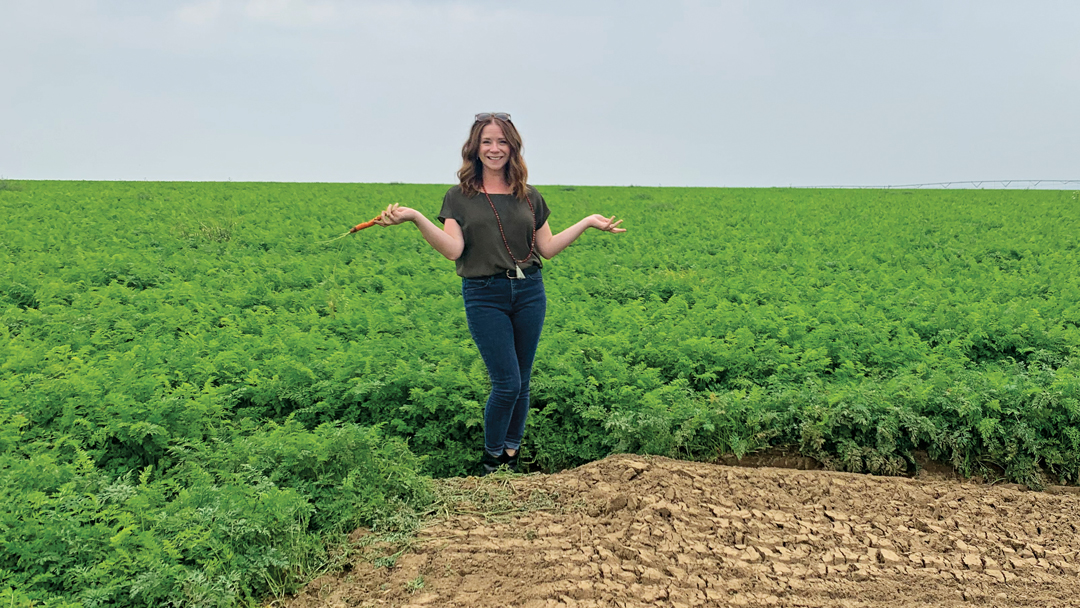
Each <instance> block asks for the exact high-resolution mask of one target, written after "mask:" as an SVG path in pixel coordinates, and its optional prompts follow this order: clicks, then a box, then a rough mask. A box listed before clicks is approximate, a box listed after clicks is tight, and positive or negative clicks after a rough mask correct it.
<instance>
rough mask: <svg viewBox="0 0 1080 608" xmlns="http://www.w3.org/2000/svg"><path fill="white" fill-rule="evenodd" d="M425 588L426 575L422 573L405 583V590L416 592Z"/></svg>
mask: <svg viewBox="0 0 1080 608" xmlns="http://www.w3.org/2000/svg"><path fill="white" fill-rule="evenodd" d="M423 588H424V575H423V574H420V575H418V576H417V577H416V578H414V579H412V580H410V581H409V582H407V583H405V590H406V591H408V592H409V593H416V592H417V591H419V590H421V589H423Z"/></svg>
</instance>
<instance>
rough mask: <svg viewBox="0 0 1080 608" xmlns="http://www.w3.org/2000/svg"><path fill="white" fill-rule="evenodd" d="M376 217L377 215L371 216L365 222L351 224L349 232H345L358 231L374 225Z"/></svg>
mask: <svg viewBox="0 0 1080 608" xmlns="http://www.w3.org/2000/svg"><path fill="white" fill-rule="evenodd" d="M377 219H379V216H375V217H373V218H371V219H370V220H368V221H366V222H363V223H360V224H357V225H355V226H353V227H352V229H351V230H349V232H347V233H346V234H352V233H354V232H359V231H361V230H363V229H364V228H371V227H372V226H374V225H375V220H377Z"/></svg>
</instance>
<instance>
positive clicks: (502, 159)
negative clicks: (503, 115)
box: [480, 122, 510, 172]
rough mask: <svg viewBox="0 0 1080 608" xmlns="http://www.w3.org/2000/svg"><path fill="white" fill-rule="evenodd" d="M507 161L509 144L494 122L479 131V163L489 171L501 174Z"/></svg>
mask: <svg viewBox="0 0 1080 608" xmlns="http://www.w3.org/2000/svg"><path fill="white" fill-rule="evenodd" d="M509 161H510V143H509V142H508V141H506V138H505V137H503V132H502V128H501V127H500V126H499V125H498V124H496V123H494V122H493V123H490V124H488V125H486V126H485V127H484V128H483V130H481V131H480V162H481V163H483V165H484V168H485V169H487V170H489V171H493V172H501V171H502V170H503V168H504V167H506V163H507V162H509Z"/></svg>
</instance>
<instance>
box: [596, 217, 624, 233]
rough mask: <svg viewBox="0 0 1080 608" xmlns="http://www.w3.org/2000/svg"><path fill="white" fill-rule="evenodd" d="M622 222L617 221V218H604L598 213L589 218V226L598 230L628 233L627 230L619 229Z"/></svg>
mask: <svg viewBox="0 0 1080 608" xmlns="http://www.w3.org/2000/svg"><path fill="white" fill-rule="evenodd" d="M621 223H622V220H616V219H615V216H614V215H613V216H611V217H604V216H602V215H600V214H599V213H597V214H596V215H592V216H590V217H589V224H590V225H591V226H592V227H593V228H596V229H597V230H603V231H604V232H615V233H619V232H626V228H619V224H621Z"/></svg>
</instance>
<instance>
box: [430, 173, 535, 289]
mask: <svg viewBox="0 0 1080 608" xmlns="http://www.w3.org/2000/svg"><path fill="white" fill-rule="evenodd" d="M527 191H528V196H529V200H528V201H526V200H524V199H519V198H516V197H514V195H512V194H489V195H487V196H484V193H483V192H481V193H478V194H477V195H476V196H472V197H467V196H465V194H464V193H463V192H462V190H461V186H460V185H459V186H454V187H453V188H450V190H448V191H447V192H446V196H445V197H443V205H442V210H440V211H439V221H440V222H442V223H444V224H445V223H446V220H447V219H450V218H452V219H453V220H454V221H456V222H457V223H458V225H459V226H461V233H462V235H463V236H464V237H465V249H464V250H463V251H462V252H461V257H459V258H458V259H457V260H456V262H455V263H456V265H457V273H458V275H459V276H462V277H465V278H471V277H484V276H489V275H493V274H500V273H503V272H506V271H507V270H513V269H514V265H515V263H516V264H517V265H518V266H520V267H521V268H522V270H524V269H525V268H528V267H529V266H539V267H543V265H544V264H543V262H541V261H540V254H539V253H537V252H536V251H535V249H534V250H533V253H532V255H529V249H530V246H531V245H532V239H533V226H535V227H536V229H537V230H539V229H540V227H541V226H543V225H544V222H547V220H548V216H549V215H551V211H549V210H548V206H547V202H545V201H544V197H543V196H541V195H540V193H539V192H537V190H536V188H533V187H532V186H529V187H528V190H527ZM488 197H490V198H491V204H488ZM530 202H531V203H532V211H531V212H530V210H529V203H530ZM492 205H494V206H495V210H494V211H492V209H491V207H492ZM496 213H497V214H498V220H496ZM500 223H501V224H502V232H501V233H500V231H499V224H500ZM503 235H505V236H506V242H505V243H504V242H503ZM507 246H509V247H510V251H509V252H508V251H507V250H506V248H507ZM511 253H512V254H513V258H511ZM526 256H527V257H528V259H527V260H525V261H524V262H515V259H517V260H521V259H524V258H525V257H526Z"/></svg>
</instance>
